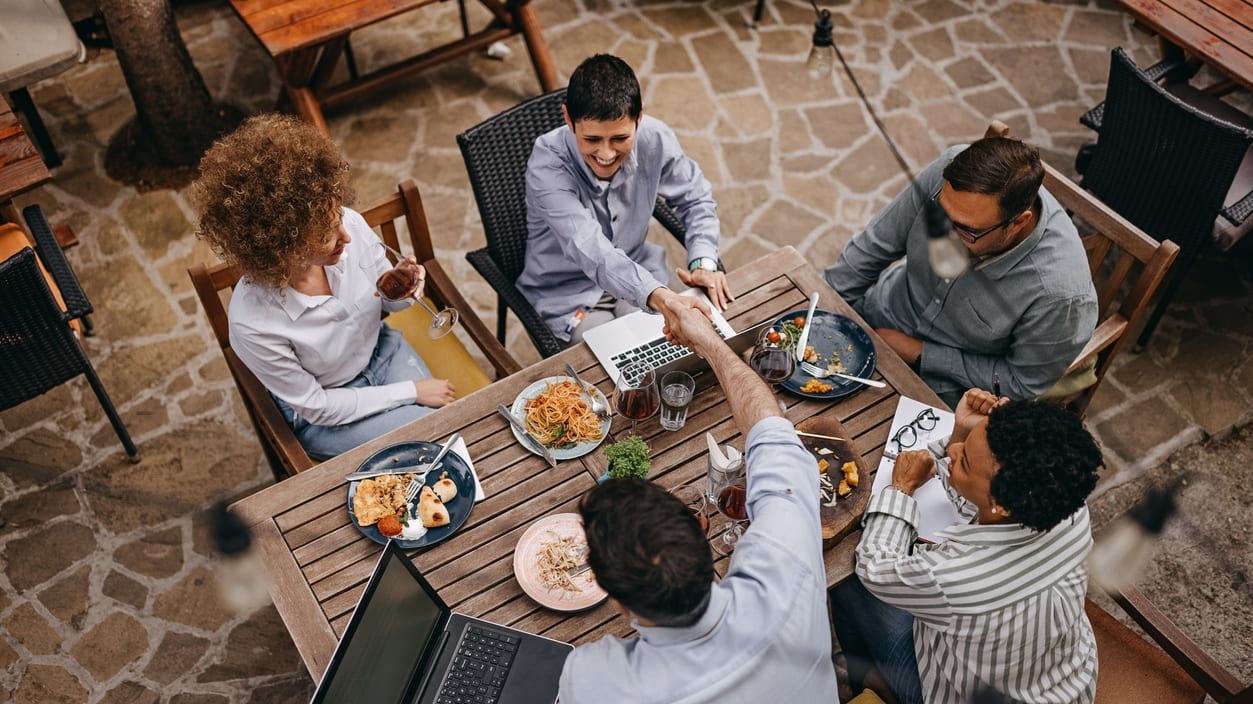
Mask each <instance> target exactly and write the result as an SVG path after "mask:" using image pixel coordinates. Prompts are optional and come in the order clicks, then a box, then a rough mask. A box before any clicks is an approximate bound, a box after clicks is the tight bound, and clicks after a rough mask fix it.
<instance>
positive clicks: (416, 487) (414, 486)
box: [405, 472, 426, 501]
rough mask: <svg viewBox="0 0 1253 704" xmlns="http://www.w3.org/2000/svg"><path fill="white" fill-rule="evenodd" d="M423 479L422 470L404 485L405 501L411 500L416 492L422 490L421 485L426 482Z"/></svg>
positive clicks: (424, 474) (424, 476)
mask: <svg viewBox="0 0 1253 704" xmlns="http://www.w3.org/2000/svg"><path fill="white" fill-rule="evenodd" d="M425 479H426V473H425V472H423V473H422V474H420V475H418V476H416V477H414V478H413V479H412V480H411V481H410V482H409V486H406V487H405V501H413V499H414V497H416V496H417V495H418V492H420V491H422V485H423V484H425V483H426V482H425V481H424V480H425Z"/></svg>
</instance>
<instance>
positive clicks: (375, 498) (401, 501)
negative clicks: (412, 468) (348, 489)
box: [352, 474, 414, 526]
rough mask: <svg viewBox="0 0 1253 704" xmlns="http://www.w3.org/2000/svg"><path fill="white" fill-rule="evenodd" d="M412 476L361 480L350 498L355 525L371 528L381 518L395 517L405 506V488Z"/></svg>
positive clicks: (399, 475) (386, 475)
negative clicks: (355, 520) (355, 519)
mask: <svg viewBox="0 0 1253 704" xmlns="http://www.w3.org/2000/svg"><path fill="white" fill-rule="evenodd" d="M413 476H414V475H413V474H384V475H382V476H378V477H373V478H371V479H363V480H361V483H360V484H358V485H357V493H356V494H354V495H353V497H352V515H354V516H356V518H357V523H360V524H361V525H363V526H372V525H374V524H375V523H378V521H379V519H380V518H382V517H383V516H388V515H392V516H394V515H396V512H397V511H399V510H400V509H401V508H402V507H403V506H404V505H405V487H406V486H408V484H409V482H410V481H412V480H413Z"/></svg>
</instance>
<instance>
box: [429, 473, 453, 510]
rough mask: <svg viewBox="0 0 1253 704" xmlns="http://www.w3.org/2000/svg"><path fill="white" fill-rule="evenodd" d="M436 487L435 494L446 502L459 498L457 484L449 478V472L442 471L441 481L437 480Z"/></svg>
mask: <svg viewBox="0 0 1253 704" xmlns="http://www.w3.org/2000/svg"><path fill="white" fill-rule="evenodd" d="M434 489H435V495H436V496H438V497H439V500H440V501H443V502H444V503H448V502H449V501H452V500H453V499H455V498H457V484H456V483H455V482H454V481H453V480H451V479H449V478H448V472H440V474H439V481H437V482H435V486H434Z"/></svg>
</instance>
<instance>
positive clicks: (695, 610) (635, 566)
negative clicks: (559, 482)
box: [579, 479, 714, 626]
mask: <svg viewBox="0 0 1253 704" xmlns="http://www.w3.org/2000/svg"><path fill="white" fill-rule="evenodd" d="M579 513H580V514H582V516H583V528H584V530H585V531H586V533H587V547H588V554H587V562H588V564H589V565H590V566H591V568H592V571H593V572H594V573H595V574H596V581H597V583H599V584H600V586H601V587H602V588H603V589H604V590H605V591H606V592H608V593H609V596H612V597H613V598H614V599H617V600H618V602H619V603H621V604H622V605H623V606H625V607H626V608H628V609H630V610H631V611H632V612H633V613H635V614H637V615H639V616H641V617H643V618H646V619H648V620H649V621H652V622H653V623H656V624H657V625H660V626H690V625H692V624H693V623H696V622H697V621H698V620H700V617H701V616H702V615H703V614H704V613H705V608H706V607H707V606H708V605H709V592H710V589H711V587H712V586H713V580H714V562H713V556H712V554H711V553H710V551H709V541H708V540H707V539H706V538H705V534H704V532H702V531H701V529H700V524H699V523H697V521H696V516H694V515H693V514H692V512H691V511H690V510H689V509H688V508H687V506H684V505H683V502H682V501H679V499H677V498H675V496H674V495H673V494H670V493H668V492H667V491H666V490H664V489H662V488H661V487H659V486H657V485H656V484H653V483H652V482H650V481H647V480H644V479H610V480H608V481H606V482H605V483H603V484H600V485H597V486H596V487H595V488H593V489H592V490H591V491H589V492H588V493H587V494H586V495H584V496H583V500H582V501H581V502H580V503H579Z"/></svg>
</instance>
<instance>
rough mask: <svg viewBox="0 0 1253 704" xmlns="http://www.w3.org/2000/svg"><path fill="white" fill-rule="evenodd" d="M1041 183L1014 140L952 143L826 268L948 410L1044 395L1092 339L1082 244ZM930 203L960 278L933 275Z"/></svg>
mask: <svg viewBox="0 0 1253 704" xmlns="http://www.w3.org/2000/svg"><path fill="white" fill-rule="evenodd" d="M1043 179H1044V164H1043V163H1042V162H1041V161H1040V155H1039V152H1038V151H1037V150H1036V149H1035V148H1034V147H1031V146H1028V145H1026V144H1024V143H1022V142H1020V141H1018V140H1015V139H1008V138H1004V137H988V138H985V139H980V140H978V141H977V142H974V143H973V144H970V145H969V146H958V147H953V148H952V149H949V150H947V151H945V152H944V153H943V154H942V155H941V156H940V158H939V159H937V160H936V161H935V162H933V163H932V164H931V165H929V166H928V167H927V168H925V169H923V170H922V172H921V173H919V174H918V179H917V183H918V186H919V187H920V189H916V188H913V187H912V186H907V187H906V188H905V190H904V191H903V192H902V193H901V194H900V195H898V196H897V197H896V199H895V200H893V201H892V202H891V203H890V204H888V206H887V207H886V208H884V209H883V210H881V211H879V213H878V214H877V215H875V216H874V217H873V218H872V219H871V220H870V223H869V224H867V225H866V229H865V230H864V231H862V232H860V233H858V234H857V235H856V236H854V237H853V239H852V241H850V242H849V243H848V245H847V246H846V247H845V248H844V250H843V251H842V252H841V253H840V257H839V260H838V261H837V262H836V263H835V264H834V265H833V266H831V267H830V268H828V269H827V270H826V271H825V272H824V275H825V277H826V280H827V283H829V284H830V285H831V286H832V288H834V289H835V290H836V291H837V292H838V293H839V294H840V295H841V296H842V297H843V298H844V299H845V300H846V301H848V302H849V304H851V305H852V306H853V308H854V309H856V310H857V312H858V313H860V314H861V316H862V317H863V318H865V319H866V322H868V323H869V324H870V325H871V326H872V327H874V328H875V329H876V331H877V332H878V333H879V336H880V337H882V338H883V340H884V341H885V342H887V343H888V345H889V346H891V348H892V349H893V351H895V352H896V353H897V354H898V355H900V356H901V358H902V359H904V360H905V361H906V362H908V363H909V364H910V365H912V366H913V367H914V368H916V369H917V370H918V373H919V375H921V376H922V378H923V380H924V381H926V382H927V384H928V385H929V386H930V387H931V388H932V389H934V390H935V392H936V393H937V394H939V396H940V397H941V398H942V399H944V401H945V402H946V403H948V404H949V405H950V406H953V405H956V403H957V402H958V399H960V398H961V395H962V392H963V391H965V390H966V389H970V388H982V389H992V388H996V387H997V386H998V385H999V387H1000V388H1001V389H1002V392H1003V393H1004V394H1006V395H1007V396H1009V397H1010V398H1014V399H1030V398H1037V397H1040V396H1041V395H1044V394H1045V393H1047V392H1049V391H1050V389H1052V387H1053V386H1054V384H1056V383H1057V381H1058V380H1059V379H1061V378H1062V376H1063V374H1065V372H1066V369H1067V368H1068V367H1069V366H1070V364H1071V363H1072V362H1074V361H1075V359H1076V358H1077V357H1078V356H1079V352H1080V351H1081V350H1082V349H1083V346H1084V345H1085V344H1087V342H1088V340H1089V339H1091V337H1092V332H1093V330H1094V329H1095V327H1096V319H1097V309H1096V308H1097V301H1096V289H1095V288H1094V287H1093V285H1092V277H1091V275H1090V274H1089V272H1088V263H1087V257H1086V254H1085V252H1084V249H1083V242H1082V241H1081V240H1080V239H1079V234H1078V232H1077V231H1076V230H1075V226H1074V223H1073V222H1071V220H1070V216H1069V215H1067V214H1066V211H1065V209H1064V208H1062V206H1061V204H1060V203H1058V202H1057V199H1056V198H1054V197H1053V196H1052V195H1051V194H1050V193H1049V192H1048V191H1047V190H1046V189H1044V188H1043V187H1042V186H1041V183H1042V181H1043ZM920 190H921V192H920ZM928 197H929V198H930V199H931V200H934V201H936V202H937V203H938V204H939V205H940V207H941V208H943V209H944V211H945V212H946V213H947V214H948V216H949V219H950V220H951V221H952V223H953V230H954V232H955V233H956V234H957V236H958V237H959V238H960V240H961V242H962V244H963V245H964V246H965V248H966V249H967V250H968V252H969V254H970V256H971V266H970V268H969V269H968V270H967V271H966V272H965V273H963V274H962V275H960V276H958V277H957V278H956V279H945V278H943V277H941V276H939V275H937V274H936V273H935V272H934V271H933V270H932V268H931V265H930V261H929V257H928V238H927V229H926V223H925V216H924V201H923V200H922V199H923V198H928ZM902 257H904V261H903V263H902V264H901V265H899V266H892V264H893V263H894V262H896V261H897V260H899V259H901V258H902ZM1059 393H1060V391H1059Z"/></svg>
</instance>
